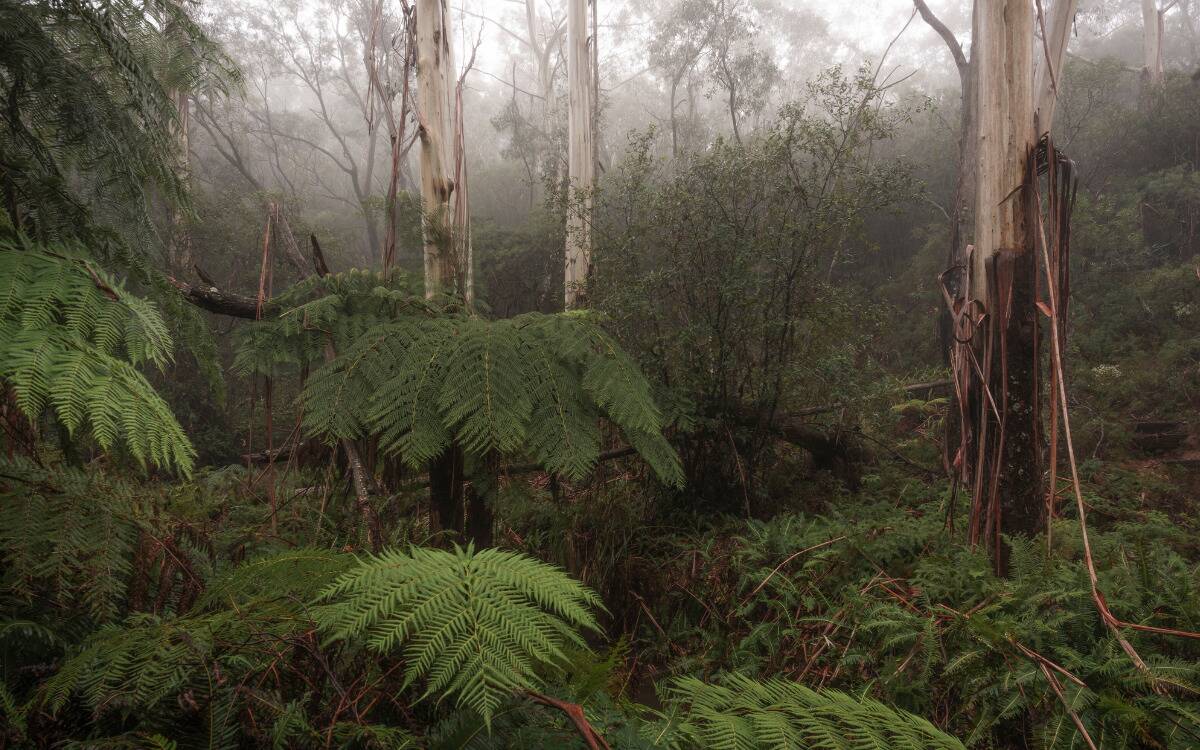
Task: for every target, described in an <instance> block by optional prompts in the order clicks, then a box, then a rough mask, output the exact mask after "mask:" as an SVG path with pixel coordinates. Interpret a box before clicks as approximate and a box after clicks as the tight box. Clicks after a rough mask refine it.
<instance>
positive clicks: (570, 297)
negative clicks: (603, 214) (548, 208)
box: [564, 0, 596, 309]
mask: <svg viewBox="0 0 1200 750" xmlns="http://www.w3.org/2000/svg"><path fill="white" fill-rule="evenodd" d="M588 36H589V35H588V0H568V4H567V92H568V113H567V197H568V206H567V240H566V265H565V271H566V274H565V290H564V291H565V303H566V307H567V309H570V308H572V307H576V306H577V305H578V304H579V303H580V302H581V298H582V294H583V292H584V286H585V284H586V283H587V278H588V273H589V271H590V270H591V263H592V216H591V213H592V190H593V188H594V187H595V182H596V166H595V146H594V143H595V133H594V132H593V127H594V124H595V121H594V119H593V107H594V104H595V94H596V92H595V91H593V89H592V87H593V85H594V78H593V76H592V55H591V52H590V51H589V49H588Z"/></svg>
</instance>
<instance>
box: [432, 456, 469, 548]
mask: <svg viewBox="0 0 1200 750" xmlns="http://www.w3.org/2000/svg"><path fill="white" fill-rule="evenodd" d="M429 525H430V530H431V531H433V532H435V533H436V532H439V531H449V532H452V533H455V534H457V533H461V532H462V531H463V455H462V450H461V449H460V448H459V447H458V446H457V445H451V446H450V447H449V448H447V449H446V450H444V451H442V455H440V456H438V457H437V458H435V459H433V460H432V461H430V462H429Z"/></svg>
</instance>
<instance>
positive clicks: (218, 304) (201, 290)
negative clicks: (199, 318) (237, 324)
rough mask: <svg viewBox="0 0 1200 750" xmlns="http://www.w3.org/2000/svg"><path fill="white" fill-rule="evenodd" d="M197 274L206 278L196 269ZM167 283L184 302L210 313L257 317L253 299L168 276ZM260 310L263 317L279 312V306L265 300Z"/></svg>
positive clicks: (208, 285)
mask: <svg viewBox="0 0 1200 750" xmlns="http://www.w3.org/2000/svg"><path fill="white" fill-rule="evenodd" d="M197 273H199V275H200V276H201V278H207V274H205V273H203V272H202V271H200V269H197ZM167 281H168V282H170V284H171V286H173V287H175V288H176V289H178V290H179V291H180V293H181V294H183V298H184V299H185V300H187V301H188V302H190V303H191V304H193V305H195V306H196V307H199V308H201V309H204V310H208V311H209V312H211V313H217V314H218V315H228V316H229V317H231V318H245V319H246V320H254V319H255V318H256V316H257V313H258V300H257V299H255V298H254V297H247V296H246V295H244V294H235V293H233V292H224V291H221V290H220V289H218V288H217V287H216V285H214V284H207V285H205V286H198V285H194V284H189V283H187V282H185V281H180V280H179V279H176V278H174V277H172V276H168V277H167ZM262 310H263V314H264V315H268V314H270V315H273V314H275V313H277V312H278V311H279V305H278V304H277V303H276V302H274V301H273V300H271V299H266V300H263V307H262Z"/></svg>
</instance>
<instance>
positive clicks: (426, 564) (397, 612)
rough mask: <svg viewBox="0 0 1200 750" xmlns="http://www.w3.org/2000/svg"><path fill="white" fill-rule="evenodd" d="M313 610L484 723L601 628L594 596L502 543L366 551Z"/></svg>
mask: <svg viewBox="0 0 1200 750" xmlns="http://www.w3.org/2000/svg"><path fill="white" fill-rule="evenodd" d="M322 598H323V599H326V600H330V602H331V603H330V604H328V605H327V606H325V607H324V608H323V609H322V610H321V611H320V612H319V613H318V615H317V621H318V623H319V624H320V627H321V629H322V631H323V632H325V633H326V635H327V637H328V638H330V639H333V640H345V639H352V638H364V639H365V640H366V643H367V645H368V646H369V647H370V648H371V649H372V650H374V651H377V652H379V653H384V654H388V653H399V654H402V655H403V657H404V663H405V681H406V683H413V682H415V681H416V680H419V679H424V680H426V682H427V683H428V687H427V689H426V691H425V695H426V696H428V695H445V696H448V697H453V698H454V700H455V702H456V703H457V705H459V706H461V707H465V708H468V709H471V710H472V711H474V712H476V713H478V714H479V715H480V716H482V717H483V718H484V720H485V721H490V719H491V718H492V716H493V715H494V714H495V712H496V709H497V707H498V706H500V704H501V703H502V702H504V700H506V699H507V698H508V697H510V696H511V695H512V694H513V693H515V692H517V691H521V690H532V689H536V688H537V687H539V686H540V684H541V679H540V677H539V673H540V670H545V669H547V668H550V669H553V668H554V667H556V666H557V667H559V668H561V667H562V665H563V663H564V662H565V660H566V655H565V652H564V649H566V648H568V647H575V648H583V647H584V645H585V644H584V640H583V637H582V635H581V634H580V631H581V630H592V631H598V630H599V626H598V625H597V623H596V620H595V618H594V616H593V615H592V613H591V609H592V608H594V607H597V606H599V605H600V601H599V599H598V597H597V596H596V595H595V594H594V593H592V591H591V590H589V589H588V588H587V587H586V586H584V585H583V584H581V583H579V582H578V581H575V580H574V579H572V578H571V577H570V576H568V575H567V574H566V573H564V572H563V571H561V570H559V569H558V568H555V567H553V566H551V565H547V564H546V563H543V562H540V561H537V560H534V559H532V558H529V557H525V556H523V555H520V554H517V553H514V552H506V551H503V550H499V549H485V550H481V551H478V552H476V551H475V550H473V549H471V548H467V549H465V550H464V549H462V548H456V549H455V550H454V551H453V552H448V551H445V550H436V549H424V548H413V549H411V550H408V551H406V552H402V551H395V550H393V551H388V552H384V553H381V554H379V555H376V556H373V557H369V558H366V559H364V560H363V561H362V562H360V563H359V565H358V566H356V567H355V568H354V569H352V570H350V571H348V572H347V573H345V574H344V575H342V576H341V577H340V578H338V579H337V581H335V582H334V583H333V584H332V585H330V586H329V587H328V588H327V589H326V590H325V591H324V592H323V594H322Z"/></svg>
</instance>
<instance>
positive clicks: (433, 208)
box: [417, 0, 465, 297]
mask: <svg viewBox="0 0 1200 750" xmlns="http://www.w3.org/2000/svg"><path fill="white" fill-rule="evenodd" d="M453 70H454V56H453V52H452V50H451V48H450V18H449V16H448V14H447V13H446V4H445V0H417V117H418V118H419V132H420V138H421V211H422V214H423V217H422V221H421V226H422V230H423V234H424V252H425V296H426V297H432V296H434V295H435V294H437V293H438V292H440V291H447V290H448V291H458V292H460V293H461V292H464V291H465V290H464V289H463V288H462V286H463V281H464V279H463V274H462V264H461V262H460V261H459V259H458V258H457V257H456V256H457V255H458V253H457V250H456V248H457V246H458V243H457V241H456V237H455V232H454V208H453V206H452V203H451V201H452V199H453V197H454V189H455V184H454V177H453V170H454V155H453V142H452V140H451V134H452V133H453V113H454V109H453V102H452V99H451V90H452V87H451V86H450V85H449V82H450V81H451V80H453V78H452V77H453Z"/></svg>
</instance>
